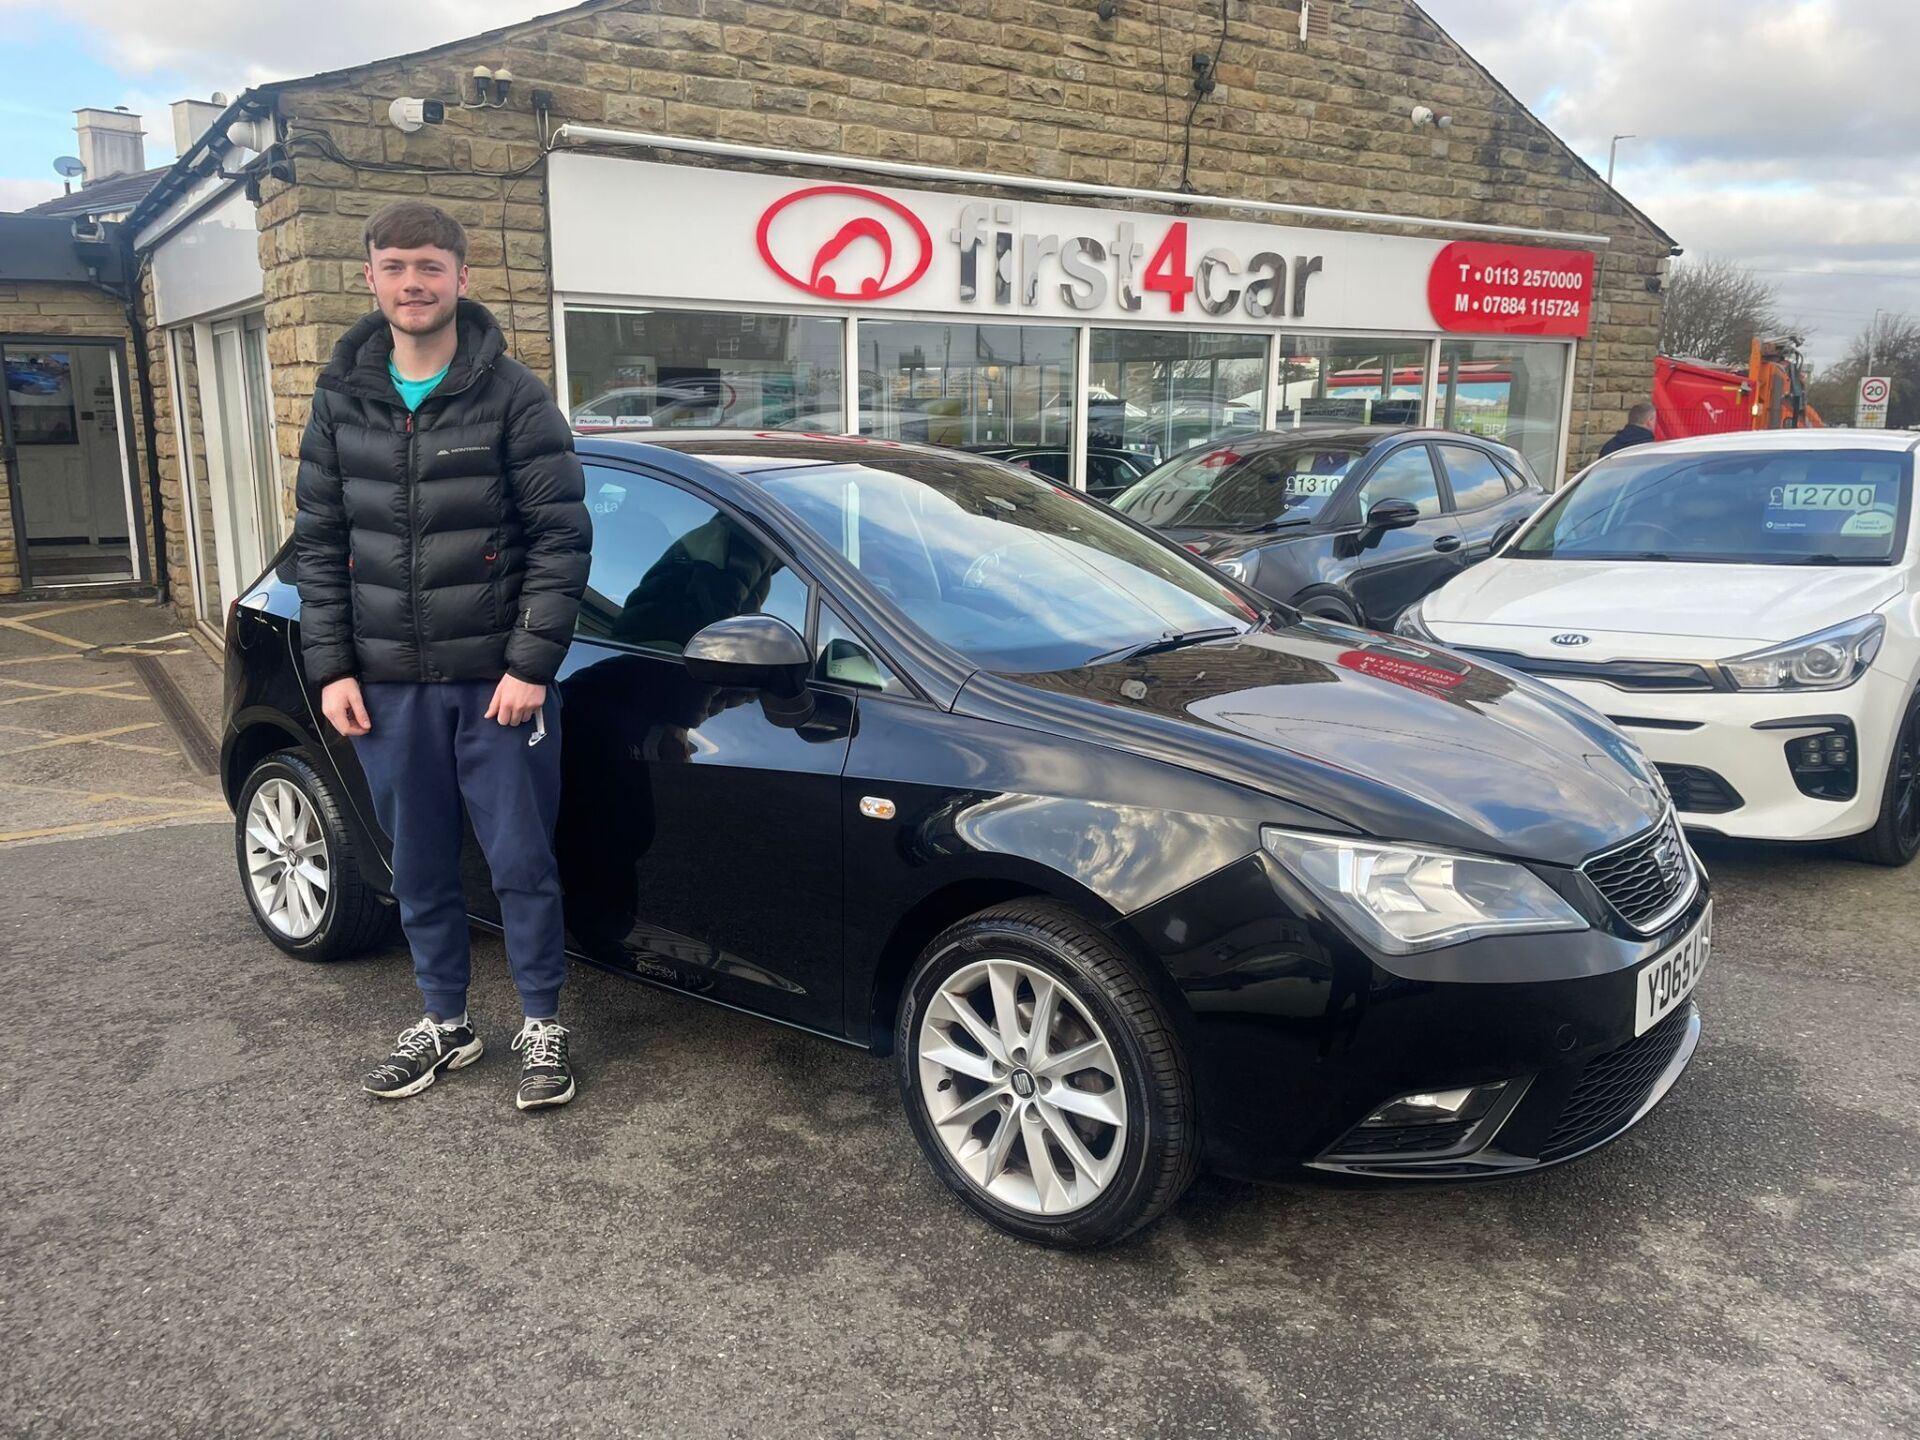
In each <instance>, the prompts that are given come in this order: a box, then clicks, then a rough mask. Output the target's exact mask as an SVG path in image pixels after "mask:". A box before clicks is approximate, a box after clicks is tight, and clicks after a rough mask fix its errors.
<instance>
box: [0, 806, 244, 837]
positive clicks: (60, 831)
mask: <svg viewBox="0 0 1920 1440" xmlns="http://www.w3.org/2000/svg"><path fill="white" fill-rule="evenodd" d="M226 809H227V807H226V805H225V804H224V803H218V804H207V805H201V806H196V807H195V808H193V809H191V810H173V811H169V812H167V813H165V814H162V815H124V816H122V817H121V818H120V819H118V820H82V821H81V822H80V823H79V824H77V825H46V826H42V827H41V828H40V829H38V830H8V831H4V832H0V845H5V844H6V843H7V842H8V841H10V840H40V839H43V838H45V837H46V836H48V835H71V834H72V833H73V832H74V831H76V830H106V829H110V828H111V829H118V828H120V827H122V826H126V825H157V824H158V823H160V822H161V821H162V820H186V819H190V818H191V817H193V816H195V815H212V814H213V813H214V812H215V811H218V812H220V813H221V814H225V813H226Z"/></svg>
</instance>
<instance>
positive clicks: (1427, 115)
mask: <svg viewBox="0 0 1920 1440" xmlns="http://www.w3.org/2000/svg"><path fill="white" fill-rule="evenodd" d="M1408 118H1410V119H1411V120H1412V121H1413V123H1414V124H1416V125H1431V124H1433V121H1434V114H1433V111H1432V110H1430V109H1428V108H1427V107H1426V106H1425V105H1416V106H1414V107H1413V114H1412V115H1411V116H1410V117H1408Z"/></svg>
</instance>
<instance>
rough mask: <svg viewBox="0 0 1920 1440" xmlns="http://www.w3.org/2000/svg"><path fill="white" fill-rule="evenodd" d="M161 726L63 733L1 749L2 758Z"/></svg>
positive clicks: (153, 722) (0, 756)
mask: <svg viewBox="0 0 1920 1440" xmlns="http://www.w3.org/2000/svg"><path fill="white" fill-rule="evenodd" d="M159 728H160V722H159V721H157V720H150V721H148V722H147V723H146V724H144V725H122V726H120V727H119V728H118V729H114V730H96V731H94V732H93V733H92V734H91V735H61V736H59V738H58V739H54V740H42V741H41V742H40V743H39V744H37V745H19V746H16V747H15V748H13V749H12V750H0V759H4V758H5V757H6V756H8V755H25V754H26V753H27V752H28V751H30V750H56V749H58V748H59V747H60V746H62V745H86V744H90V743H91V742H93V741H95V740H111V739H113V737H114V736H116V735H131V734H133V733H134V731H136V730H158V729H159ZM43 733H44V732H43ZM142 748H151V747H142ZM158 753H160V754H162V755H164V754H166V753H167V752H166V751H164V750H162V751H159V752H158Z"/></svg>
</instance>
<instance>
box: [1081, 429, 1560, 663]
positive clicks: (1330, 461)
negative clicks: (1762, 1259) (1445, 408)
mask: <svg viewBox="0 0 1920 1440" xmlns="http://www.w3.org/2000/svg"><path fill="white" fill-rule="evenodd" d="M1546 498H1547V492H1546V491H1545V490H1544V489H1542V488H1541V485H1540V482H1539V480H1538V479H1537V478H1536V477H1535V475H1534V473H1533V471H1532V469H1531V468H1530V467H1529V466H1528V464H1527V462H1526V460H1525V459H1524V458H1523V457H1522V456H1521V455H1520V453H1519V452H1518V451H1517V450H1511V449H1508V448H1507V447H1506V446H1505V445H1502V444H1500V443H1498V442H1497V441H1493V440H1485V439H1482V438H1480V437H1479V436H1477V435H1461V434H1456V433H1455V432H1453V431H1451V430H1412V429H1389V430H1383V429H1381V428H1380V427H1378V426H1369V427H1359V428H1353V429H1303V430H1263V431H1260V432H1258V433H1257V434H1249V435H1233V436H1227V437H1224V438H1222V439H1221V440H1220V441H1219V442H1218V443H1216V444H1213V445H1209V446H1207V447H1206V448H1204V449H1197V450H1191V451H1188V452H1187V453H1186V454H1184V455H1179V456H1176V457H1175V458H1174V459H1172V460H1169V461H1168V462H1167V463H1166V464H1165V465H1162V466H1161V467H1160V468H1159V469H1157V470H1155V471H1153V472H1152V473H1151V474H1149V475H1147V476H1145V477H1144V478H1143V479H1142V480H1141V481H1140V482H1139V483H1138V484H1136V485H1134V486H1133V487H1132V488H1131V489H1128V490H1126V491H1124V492H1122V493H1121V494H1120V495H1118V496H1116V497H1114V499H1113V505H1114V507H1115V508H1116V509H1118V510H1120V511H1121V512H1122V513H1124V514H1127V515H1131V516H1132V517H1133V518H1134V519H1135V520H1138V521H1140V522H1141V523H1142V524H1145V525H1151V526H1153V527H1154V528H1155V529H1157V530H1159V531H1161V532H1162V533H1163V534H1165V535H1166V536H1167V538H1168V539H1170V540H1174V541H1177V542H1178V543H1179V544H1181V545H1184V546H1186V547H1187V548H1188V549H1189V550H1192V551H1193V552H1194V553H1195V554H1197V555H1200V556H1203V557H1204V558H1205V559H1207V560H1209V561H1211V562H1212V563H1213V564H1214V565H1216V566H1218V567H1219V568H1220V569H1222V570H1224V571H1226V572H1227V574H1229V575H1231V576H1232V577H1233V578H1234V579H1236V580H1239V581H1242V582H1244V583H1246V584H1248V585H1250V586H1252V587H1253V588H1254V589H1255V590H1258V591H1259V592H1260V593H1261V594H1263V595H1267V596H1271V597H1272V598H1273V599H1276V600H1282V601H1285V602H1286V603H1288V604H1290V605H1292V606H1294V607H1295V608H1297V609H1299V610H1301V611H1304V612H1305V613H1306V614H1308V615H1318V616H1322V617H1324V618H1326V619H1329V620H1340V621H1344V622H1346V623H1347V624H1349V625H1365V626H1368V627H1370V628H1372V629H1376V630H1389V629H1392V628H1393V624H1394V622H1395V621H1396V620H1398V619H1399V618H1400V614H1401V612H1402V611H1404V610H1405V609H1406V608H1407V607H1408V606H1410V605H1412V604H1413V603H1414V602H1415V601H1417V600H1419V599H1421V598H1422V597H1423V596H1425V595H1427V594H1428V593H1429V592H1430V591H1433V590H1437V589H1439V588H1440V586H1442V585H1444V584H1446V582H1447V581H1449V580H1451V579H1452V578H1453V577H1454V576H1455V575H1458V574H1459V573H1460V572H1461V571H1462V570H1464V569H1466V568H1467V567H1468V566H1469V565H1472V564H1475V563H1476V562H1478V561H1481V560H1484V559H1486V558H1487V557H1488V556H1489V555H1491V554H1493V552H1494V551H1495V550H1497V549H1499V548H1500V547H1501V546H1502V545H1504V544H1505V543H1506V542H1507V540H1508V539H1509V538H1510V537H1511V536H1512V535H1513V534H1514V532H1516V531H1517V530H1519V528H1520V526H1521V523H1522V522H1523V521H1525V520H1526V518H1527V517H1528V516H1529V515H1531V514H1533V512H1534V511H1535V510H1537V509H1539V508H1540V506H1541V505H1542V504H1544V503H1545V502H1546Z"/></svg>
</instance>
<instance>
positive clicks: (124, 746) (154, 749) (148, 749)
mask: <svg viewBox="0 0 1920 1440" xmlns="http://www.w3.org/2000/svg"><path fill="white" fill-rule="evenodd" d="M128 728H129V729H133V730H157V729H159V728H160V722H159V721H158V720H149V721H147V722H146V723H145V724H144V725H133V726H129V727H128ZM100 733H101V734H107V733H110V732H107V731H102V732H100ZM0 734H6V735H32V736H34V737H35V738H36V739H40V740H65V739H68V738H69V737H68V736H67V735H65V734H63V733H62V732H61V731H58V730H34V729H31V728H30V727H28V726H25V725H0ZM72 738H78V739H85V740H88V741H90V742H91V743H93V744H95V745H105V746H106V747H107V748H108V749H110V750H132V751H135V752H136V753H138V754H141V755H178V754H179V753H180V752H179V751H178V750H175V749H172V748H170V747H168V746H165V745H134V744H131V743H129V742H128V741H125V740H102V739H100V738H99V737H98V736H96V735H88V736H78V737H72Z"/></svg>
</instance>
